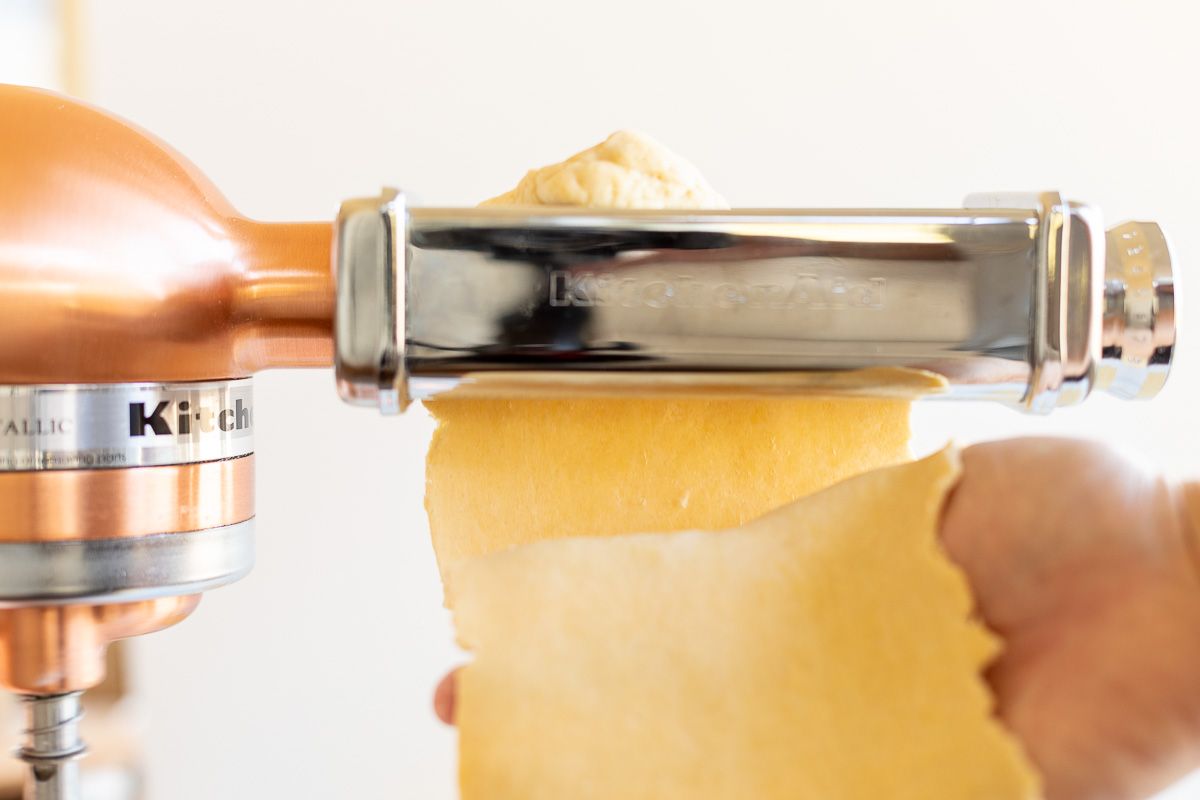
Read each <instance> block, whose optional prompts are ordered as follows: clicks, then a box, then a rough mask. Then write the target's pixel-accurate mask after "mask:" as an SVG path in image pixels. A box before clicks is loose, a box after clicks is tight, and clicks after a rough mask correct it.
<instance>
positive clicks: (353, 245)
mask: <svg viewBox="0 0 1200 800" xmlns="http://www.w3.org/2000/svg"><path fill="white" fill-rule="evenodd" d="M405 217H406V213H405V204H404V195H402V194H401V193H400V192H398V191H396V190H395V189H385V190H384V191H383V194H382V195H380V196H379V197H367V198H360V199H356V200H347V201H346V202H345V203H343V204H342V208H341V211H340V212H339V213H338V218H337V225H336V227H335V228H334V241H333V264H334V271H335V281H336V285H337V293H336V295H337V297H336V303H335V306H334V323H333V331H334V337H333V341H334V373H335V374H336V377H337V387H338V394H339V395H341V398H342V399H343V400H345V401H346V402H347V403H350V404H352V405H358V406H374V407H376V408H378V409H379V410H380V411H382V412H383V413H385V414H398V413H400V412H401V411H403V410H404V408H405V406H407V405H408V402H409V397H408V391H407V382H406V378H405V374H404V312H405V299H404V289H405V287H404V254H405V249H406V244H405V235H406V234H405Z"/></svg>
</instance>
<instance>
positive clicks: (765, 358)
mask: <svg viewBox="0 0 1200 800" xmlns="http://www.w3.org/2000/svg"><path fill="white" fill-rule="evenodd" d="M355 203H356V204H357V205H356V206H355V207H354V208H355V210H356V211H357V213H359V214H362V215H365V216H363V217H361V218H360V227H362V226H365V227H366V228H368V229H369V230H370V231H371V235H370V236H362V237H361V241H362V246H361V247H357V248H356V247H355V246H354V240H353V237H350V236H345V237H342V238H339V241H340V242H341V243H342V244H341V245H340V246H339V249H338V265H337V269H338V280H339V304H338V313H339V318H338V322H337V325H336V330H337V337H336V339H337V341H336V342H335V346H336V351H337V359H338V363H339V375H340V376H341V375H343V372H342V370H341V365H342V364H343V362H345V363H349V362H351V361H352V362H353V364H354V365H355V369H354V374H355V375H356V376H357V377H352V378H350V379H349V380H348V381H346V380H343V381H342V384H343V385H342V386H341V391H342V393H343V396H344V397H347V399H354V400H356V401H358V402H362V401H364V399H365V401H366V402H372V400H373V399H374V398H375V397H377V396H378V397H380V398H381V400H382V398H383V397H387V398H390V402H388V403H384V402H382V401H381V402H380V403H379V404H380V406H381V407H382V408H384V410H385V411H387V410H398V408H400V407H402V406H403V402H402V400H401V402H395V400H396V398H401V399H403V398H420V397H426V396H430V395H433V394H437V393H439V392H442V391H446V390H447V389H450V388H453V387H455V386H458V385H460V384H461V383H462V382H464V381H476V380H477V378H478V377H479V376H483V375H485V374H486V375H488V377H492V375H493V374H495V373H522V374H529V373H537V374H538V375H539V376H540V377H541V378H543V379H544V381H543V382H542V385H545V383H546V382H552V381H554V380H558V381H561V382H562V383H563V384H567V383H571V382H572V380H573V379H577V377H578V376H579V375H580V374H587V375H595V374H597V373H603V374H607V375H609V376H610V377H611V378H612V380H611V381H610V382H608V383H607V384H606V385H607V386H610V387H611V386H613V385H618V384H621V379H622V376H627V377H628V376H635V375H640V376H642V377H645V376H648V375H660V376H667V375H670V376H672V379H673V381H674V384H679V383H680V382H681V381H686V379H687V378H686V376H697V377H696V380H697V382H702V381H703V380H705V376H711V375H714V374H722V375H736V376H737V380H738V382H739V385H740V386H741V388H742V389H743V390H744V391H746V392H749V393H753V392H756V391H758V390H760V389H762V390H770V391H774V392H777V391H779V387H780V381H779V378H780V375H786V374H796V375H797V385H798V386H799V385H802V384H803V382H804V381H803V378H802V374H803V373H810V372H827V371H849V370H863V369H869V368H877V367H903V368H910V369H918V370H924V371H927V372H932V373H935V374H936V375H938V376H941V377H942V378H944V379H945V380H946V382H947V383H948V392H947V393H946V394H947V396H950V397H957V398H968V399H990V400H998V401H1002V402H1005V403H1008V404H1011V405H1014V406H1018V407H1020V408H1023V409H1025V410H1029V411H1033V412H1046V411H1049V410H1050V409H1052V408H1055V407H1058V406H1062V405H1070V404H1073V403H1077V402H1079V401H1081V400H1082V399H1083V398H1084V397H1086V396H1087V394H1088V393H1089V392H1090V391H1091V390H1092V389H1093V388H1095V387H1100V388H1105V389H1109V390H1110V391H1113V392H1114V393H1116V394H1118V395H1120V396H1122V397H1133V396H1146V395H1149V394H1153V393H1154V392H1155V391H1157V388H1158V387H1160V386H1161V383H1162V379H1163V377H1164V376H1165V370H1166V368H1167V367H1168V366H1169V363H1170V358H1171V352H1172V348H1173V343H1174V328H1173V306H1172V304H1171V302H1170V298H1171V297H1172V293H1171V289H1170V286H1171V267H1170V257H1169V254H1168V253H1167V249H1166V246H1165V242H1162V237H1161V233H1158V234H1157V238H1155V232H1157V231H1158V229H1157V226H1154V225H1153V224H1151V223H1131V225H1132V226H1133V227H1132V228H1130V227H1129V226H1123V227H1122V228H1119V229H1116V230H1115V231H1114V232H1113V233H1112V234H1111V235H1110V236H1109V238H1108V241H1112V239H1113V237H1121V236H1124V235H1126V234H1127V233H1128V232H1129V231H1130V230H1135V231H1137V232H1138V235H1141V236H1143V237H1144V238H1147V239H1152V240H1153V241H1154V242H1156V243H1158V244H1160V246H1157V247H1155V248H1153V249H1151V248H1147V249H1146V255H1145V256H1144V257H1143V258H1144V261H1145V264H1144V268H1145V269H1147V270H1149V271H1150V272H1152V273H1153V275H1154V277H1153V279H1152V283H1153V287H1152V288H1151V292H1150V295H1149V297H1148V298H1147V297H1146V296H1144V295H1141V294H1137V295H1128V297H1129V298H1132V299H1124V300H1121V299H1114V298H1115V297H1116V293H1117V292H1118V291H1120V292H1124V287H1125V286H1126V285H1127V284H1128V282H1129V280H1130V277H1129V276H1128V275H1127V274H1126V272H1127V270H1126V269H1125V267H1123V266H1122V265H1121V264H1119V263H1114V267H1113V270H1112V271H1111V272H1110V274H1108V275H1107V276H1106V274H1105V260H1106V254H1107V252H1108V251H1110V250H1111V246H1110V245H1109V244H1108V243H1107V242H1106V237H1105V234H1104V231H1103V228H1102V226H1101V223H1100V220H1099V214H1098V212H1096V211H1095V210H1094V209H1091V208H1088V207H1087V206H1083V205H1080V204H1075V203H1068V202H1067V201H1065V200H1063V199H1062V197H1061V196H1059V195H1057V194H1054V193H1042V194H1030V195H977V196H972V197H970V198H968V206H970V207H968V208H964V209H952V210H799V211H794V210H747V209H741V210H734V211H704V212H663V211H647V212H629V211H621V212H614V211H604V212H598V211H594V210H576V209H554V208H551V209H546V208H537V209H495V208H487V209H419V208H418V209H409V210H408V211H407V212H405V211H404V207H403V205H402V204H399V205H398V204H397V202H396V199H395V196H394V195H387V196H386V197H385V198H383V202H382V203H381V202H379V201H376V202H375V203H374V204H373V205H372V204H370V203H367V204H366V205H365V206H364V205H363V203H364V201H355ZM363 220H365V221H366V222H363ZM387 231H391V233H387ZM339 235H341V234H339ZM389 237H390V238H389ZM384 242H387V243H388V245H389V246H384V244H383V243H384ZM401 246H404V249H403V258H401V257H400V255H399V253H400V250H401ZM352 286H357V287H362V286H376V287H388V291H386V292H374V293H371V294H370V296H369V298H362V297H355V296H353V295H352V293H351V292H350V290H349V288H348V287H352ZM1154 287H1157V288H1154ZM1106 296H1107V297H1108V298H1109V299H1108V300H1105V298H1106ZM1122 297H1126V295H1122ZM381 298H384V299H385V301H386V302H391V303H394V304H396V305H397V306H402V308H399V309H398V310H397V312H396V313H387V311H386V309H383V308H382V307H381V306H380V299H381ZM1138 303H1141V305H1138ZM1106 313H1107V314H1108V316H1107V317H1105V314H1106ZM1118 321H1119V322H1120V324H1119V325H1118ZM1105 332H1107V333H1105ZM1105 335H1107V336H1108V339H1110V340H1112V342H1116V341H1117V340H1121V341H1120V342H1119V343H1117V344H1112V342H1107V340H1105V339H1104V336H1105ZM1145 336H1151V337H1157V338H1156V339H1155V341H1156V347H1155V349H1154V352H1153V353H1151V354H1143V355H1142V356H1140V358H1141V359H1142V360H1141V361H1135V360H1134V358H1133V356H1132V355H1131V353H1132V352H1133V351H1134V350H1135V349H1136V347H1135V346H1134V342H1133V340H1134V339H1136V340H1137V342H1141V340H1142V338H1144V337H1145ZM351 342H352V343H353V347H351V346H350V343H351ZM1106 343H1107V349H1105V346H1106ZM1122 345H1123V348H1122ZM1114 347H1116V348H1117V349H1114ZM1118 350H1119V351H1120V352H1118ZM1121 353H1124V355H1121ZM1117 365H1119V366H1120V376H1119V377H1117V376H1116V374H1115V367H1116V366H1117ZM346 374H347V375H348V374H349V371H346ZM347 383H349V385H348V386H347V385H345V384H347ZM623 385H625V386H627V387H628V388H629V390H630V391H631V392H646V391H653V384H652V382H647V381H644V380H626V381H624V384H623ZM856 385H860V384H856ZM364 392H365V394H364Z"/></svg>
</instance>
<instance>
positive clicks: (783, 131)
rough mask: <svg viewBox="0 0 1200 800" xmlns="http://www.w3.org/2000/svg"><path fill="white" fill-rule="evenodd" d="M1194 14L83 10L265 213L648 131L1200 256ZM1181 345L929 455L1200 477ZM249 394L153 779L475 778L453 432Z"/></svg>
mask: <svg viewBox="0 0 1200 800" xmlns="http://www.w3.org/2000/svg"><path fill="white" fill-rule="evenodd" d="M1195 9H1196V6H1195V5H1194V4H1187V3H1181V2H1172V1H1171V0H1142V1H1141V2H1138V3H1132V2H1123V1H1121V0H1092V1H1091V2H1082V1H1080V2H1058V3H1046V2H1044V1H1043V0H1008V2H1005V3H963V2H961V1H960V0H906V1H905V2H900V3H897V2H888V1H887V0H878V1H877V2H870V1H869V0H833V1H831V2H794V3H783V2H779V1H778V0H736V1H734V0H728V1H727V2H706V1H704V0H687V1H686V2H685V1H683V0H608V1H607V2H604V3H578V2H564V0H508V1H507V2H502V3H500V2H496V3H493V2H448V1H446V0H443V1H442V2H434V0H394V1H393V2H384V0H339V2H337V3H294V2H283V0H274V1H272V2H267V1H266V0H260V1H259V2H245V1H244V0H208V2H204V3H157V2H153V1H152V0H104V1H103V2H101V1H100V0H91V2H85V3H83V11H84V15H85V18H84V25H83V34H84V41H85V43H86V47H87V49H86V53H85V61H84V67H85V70H84V74H85V77H86V83H85V91H86V95H87V96H88V97H89V99H91V100H93V101H95V102H97V103H99V104H101V105H103V106H106V107H108V108H110V109H112V110H114V111H117V112H119V113H121V114H124V115H125V116H128V117H129V118H131V119H134V120H136V121H138V122H139V123H141V124H142V125H144V126H146V127H148V128H149V129H151V130H153V131H156V132H157V133H159V134H160V135H161V136H163V137H165V138H166V139H167V140H168V141H170V142H172V143H173V144H175V145H176V146H177V147H178V148H180V149H181V150H182V151H183V152H185V153H187V154H189V155H190V156H191V157H192V158H193V159H194V160H195V161H196V163H197V164H199V165H200V166H201V167H202V168H203V169H204V170H205V171H206V172H208V174H209V175H210V176H212V177H213V178H214V179H215V180H216V182H217V183H218V184H219V185H220V186H222V187H223V188H224V189H225V191H226V193H227V194H228V195H229V196H230V198H231V199H232V200H233V201H234V202H235V204H236V205H238V206H239V207H240V208H241V209H243V210H244V211H245V212H247V213H249V214H251V215H253V216H258V217H262V218H269V219H290V218H328V217H330V216H331V215H332V214H333V213H334V211H335V209H336V206H337V203H338V202H339V201H340V200H341V199H342V198H344V197H347V196H352V195H357V194H367V193H372V192H374V191H375V190H376V189H377V188H378V187H379V186H380V185H382V184H384V183H393V184H396V185H399V186H402V187H404V188H406V189H408V190H409V191H410V192H412V193H414V194H415V195H416V196H417V197H418V198H420V199H421V200H423V201H425V202H428V203H438V204H467V203H473V202H475V201H477V200H479V199H482V198H483V197H485V196H489V195H491V194H494V193H496V192H498V191H501V190H503V189H506V188H508V186H509V185H510V184H512V183H514V182H515V181H516V180H517V178H518V177H519V176H520V175H521V174H522V172H523V170H524V169H525V168H526V167H529V166H532V165H535V164H540V163H544V162H547V161H549V160H553V159H558V158H560V157H562V156H565V155H567V154H568V153H570V152H573V151H575V150H577V149H581V148H582V147H584V146H587V145H590V144H592V143H593V142H595V141H597V140H599V139H600V138H602V137H603V136H605V135H606V134H607V133H608V132H610V131H611V130H613V129H615V128H618V127H626V126H628V127H637V128H641V129H643V130H645V131H647V132H649V133H651V134H653V135H655V136H657V137H658V138H660V139H662V140H663V141H665V142H667V143H668V144H670V145H671V146H673V147H675V148H677V149H678V150H680V151H681V152H683V153H684V154H686V155H687V156H689V157H691V158H692V159H693V160H694V161H695V162H696V163H698V164H699V165H700V166H701V168H702V169H703V170H704V171H705V172H706V173H707V175H708V176H709V178H710V180H711V181H712V183H713V184H714V185H715V186H716V187H717V188H718V189H719V190H720V191H722V192H723V193H725V194H726V195H727V196H728V197H729V198H730V199H731V200H732V201H733V202H734V203H735V204H741V205H755V206H768V205H791V206H806V205H808V206H813V205H816V206H828V205H856V206H871V205H918V206H943V205H956V204H958V203H959V202H960V200H961V198H962V196H963V195H965V194H966V193H968V192H971V191H985V190H993V189H1017V190H1026V189H1041V188H1061V189H1063V190H1065V191H1067V192H1069V193H1070V194H1071V195H1072V196H1074V197H1078V198H1082V199H1086V200H1088V201H1090V202H1092V203H1094V204H1096V205H1098V206H1099V207H1101V208H1102V209H1104V210H1105V212H1107V214H1108V215H1109V218H1110V219H1111V220H1112V221H1113V222H1116V221H1119V220H1121V219H1125V218H1130V217H1136V216H1143V217H1149V218H1152V219H1157V220H1158V221H1160V222H1162V223H1163V224H1164V225H1165V226H1167V229H1168V230H1169V232H1170V233H1171V234H1172V235H1173V238H1174V243H1175V245H1176V247H1177V253H1178V259H1179V263H1180V264H1183V265H1185V266H1184V267H1183V271H1184V272H1185V273H1186V272H1189V270H1190V267H1189V266H1186V265H1188V264H1189V261H1190V259H1191V258H1192V257H1193V255H1194V254H1195V253H1197V252H1198V251H1200V228H1198V227H1197V225H1196V220H1198V219H1200V200H1198V199H1197V193H1196V189H1195V187H1196V185H1197V184H1198V183H1200V160H1198V151H1197V141H1200V140H1198V138H1197V130H1198V129H1200V113H1198V111H1197V101H1196V94H1195V85H1194V82H1195V80H1196V77H1197V75H1200V55H1198V52H1200V51H1198V50H1197V48H1196V47H1195V43H1194V39H1195V30H1196V27H1197V25H1198V24H1200V13H1198V12H1197V11H1196V10H1195ZM1189 277H1191V275H1190V274H1185V275H1184V276H1183V278H1184V279H1185V280H1186V279H1187V278H1189ZM1185 288H1186V287H1185ZM1187 305H1188V307H1187V308H1186V309H1185V311H1184V319H1185V320H1186V319H1187V314H1188V312H1189V311H1191V310H1192V308H1191V307H1192V306H1195V304H1194V303H1188V304H1187ZM1183 341H1184V350H1183V352H1184V355H1183V357H1182V358H1181V359H1180V361H1181V366H1180V368H1179V369H1178V370H1177V373H1176V375H1175V376H1174V377H1173V379H1172V381H1171V384H1170V386H1169V388H1168V389H1167V391H1166V392H1165V394H1164V395H1163V396H1162V397H1161V398H1160V399H1159V400H1158V401H1157V402H1155V403H1153V404H1150V405H1130V404H1120V403H1117V402H1109V401H1107V400H1106V399H1105V398H1102V397H1099V398H1093V399H1092V400H1091V401H1090V402H1089V403H1088V404H1087V405H1086V406H1085V407H1084V408H1082V409H1079V410H1073V411H1065V412H1060V413H1058V414H1056V415H1055V416H1053V417H1051V418H1049V419H1044V420H1041V419H1039V420H1034V419H1028V418H1023V417H1020V416H1018V415H1016V414H1014V413H1012V412H1010V411H1007V410H1005V409H1001V408H994V407H980V406H949V405H928V406H924V407H921V408H919V409H918V411H917V412H916V420H917V424H918V431H919V435H918V446H919V448H920V449H923V450H924V449H928V448H930V447H932V446H935V445H936V444H937V443H939V442H940V441H942V440H943V439H944V438H946V437H948V436H956V437H958V438H959V439H961V440H964V441H968V440H975V439H980V438H987V437H992V436H998V435H1008V434H1015V433H1020V432H1038V433H1073V434H1084V435H1091V436H1096V437H1101V438H1105V439H1108V440H1109V441H1113V442H1116V443H1118V444H1121V445H1123V446H1128V447H1130V448H1133V449H1134V450H1136V451H1137V452H1139V453H1141V454H1142V455H1144V456H1145V457H1146V458H1147V459H1149V460H1152V461H1153V462H1155V463H1158V464H1160V465H1164V466H1167V467H1169V468H1171V469H1175V470H1188V469H1191V470H1193V471H1195V470H1196V468H1197V467H1200V457H1198V456H1197V455H1196V453H1197V447H1196V445H1197V444H1198V443H1200V438H1198V434H1197V429H1196V426H1195V424H1194V418H1195V412H1194V411H1193V410H1192V409H1191V407H1190V403H1189V399H1190V397H1191V396H1192V394H1193V393H1194V392H1195V390H1196V389H1197V388H1198V387H1197V384H1198V383H1200V373H1198V372H1197V370H1196V368H1194V367H1193V364H1194V363H1196V362H1197V360H1196V359H1193V358H1190V357H1188V355H1187V349H1188V347H1189V346H1196V347H1200V344H1194V342H1193V341H1192V340H1191V339H1190V338H1189V337H1188V331H1186V330H1185V331H1184V335H1183ZM258 392H259V395H260V397H259V400H258V403H259V407H260V409H261V411H260V416H259V420H260V424H261V428H260V431H259V439H258V453H259V455H258V459H259V467H258V476H259V508H260V512H259V517H258V519H259V537H260V545H259V564H258V567H257V569H256V571H255V572H254V573H253V575H252V576H250V577H249V578H247V579H246V580H244V581H243V582H241V583H240V584H238V585H235V586H233V587H230V588H227V589H223V590H220V591H217V592H214V593H212V594H211V595H210V596H208V597H206V598H205V600H204V602H203V603H202V605H201V607H200V610H199V611H198V612H197V614H196V615H195V616H194V618H193V619H191V620H189V621H188V622H186V623H184V624H182V625H180V626H178V627H177V628H175V629H173V630H170V631H167V632H165V633H161V634H157V635H155V636H150V637H146V638H144V639H143V640H141V641H139V642H137V643H136V650H135V652H136V653H137V655H138V658H139V667H140V669H139V671H138V674H137V679H138V680H139V682H140V687H141V688H140V691H141V693H142V699H143V703H144V706H145V708H146V709H147V712H148V717H147V725H148V742H149V755H150V762H149V763H150V779H151V784H150V796H151V797H152V798H172V800H200V799H201V798H204V799H206V800H207V798H212V797H224V798H230V800H233V799H234V798H249V797H256V796H269V797H281V798H282V797H298V798H300V797H303V798H314V797H421V798H431V799H432V798H450V797H452V796H453V795H454V790H453V785H454V781H453V770H454V763H453V762H454V755H453V752H454V751H453V748H454V739H453V734H452V732H450V731H448V730H446V729H444V728H443V727H441V726H440V725H439V724H438V723H437V722H436V721H435V720H434V718H433V715H432V713H431V712H430V710H429V694H430V690H431V689H432V687H433V685H434V683H435V681H436V679H437V678H438V676H439V675H440V674H441V672H442V671H443V670H444V669H445V668H446V667H448V666H450V665H451V664H453V663H455V660H456V658H457V656H456V651H455V648H454V647H453V645H452V641H451V631H450V627H449V623H448V620H447V618H446V615H445V613H444V612H443V611H442V610H441V607H440V590H439V587H438V582H437V578H436V570H435V568H434V562H433V556H432V552H431V549H430V546H429V543H428V535H427V531H426V523H425V518H424V513H423V510H422V506H421V498H422V490H423V487H422V471H423V467H422V460H423V456H424V450H425V445H426V441H427V438H428V436H429V432H430V427H431V426H430V424H429V422H428V420H427V418H426V417H425V416H424V414H423V412H422V411H421V410H419V409H414V410H413V411H410V412H409V413H408V414H407V415H405V416H404V417H403V418H400V419H383V418H381V417H378V416H376V415H374V414H373V413H370V412H366V411H361V410H356V409H352V408H349V407H346V406H343V405H341V404H340V403H339V401H338V400H337V398H336V396H335V392H334V389H333V383H332V378H331V376H330V375H329V374H328V373H327V372H323V371H319V372H310V373H292V374H269V375H265V376H262V377H261V378H260V380H259V381H258ZM1174 796H1175V797H1177V798H1182V797H1185V796H1188V797H1191V796H1194V797H1200V789H1196V790H1194V792H1190V791H1189V790H1188V789H1187V788H1186V787H1185V788H1181V789H1180V790H1178V791H1177V793H1176V794H1175V795H1174Z"/></svg>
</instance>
